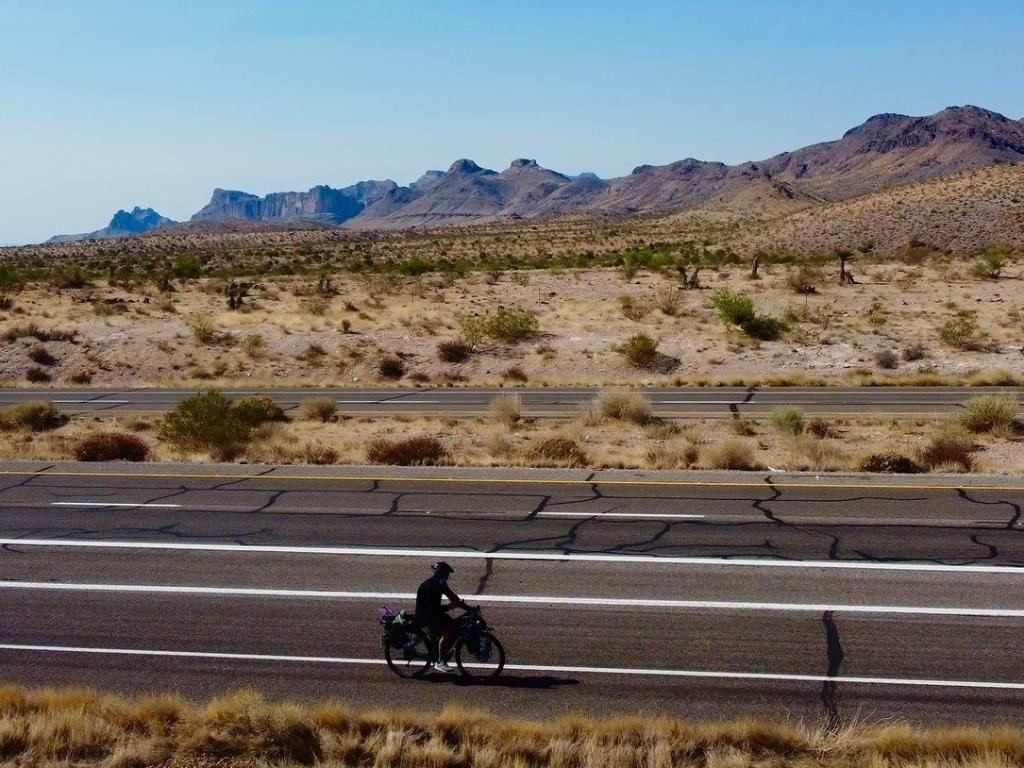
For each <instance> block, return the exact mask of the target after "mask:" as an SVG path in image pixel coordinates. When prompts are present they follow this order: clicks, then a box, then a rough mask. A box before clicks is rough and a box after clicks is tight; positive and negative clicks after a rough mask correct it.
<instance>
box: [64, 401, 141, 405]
mask: <svg viewBox="0 0 1024 768" xmlns="http://www.w3.org/2000/svg"><path fill="white" fill-rule="evenodd" d="M50 402H51V403H77V404H79V405H81V404H85V403H88V404H90V405H127V404H129V403H131V402H132V401H131V400H51V401H50Z"/></svg>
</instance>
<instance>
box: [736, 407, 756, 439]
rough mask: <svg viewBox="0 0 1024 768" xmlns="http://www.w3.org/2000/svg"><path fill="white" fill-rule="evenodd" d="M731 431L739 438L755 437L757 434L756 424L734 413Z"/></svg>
mask: <svg viewBox="0 0 1024 768" xmlns="http://www.w3.org/2000/svg"><path fill="white" fill-rule="evenodd" d="M729 430H730V431H731V432H732V433H733V434H734V435H736V436H738V437H753V436H754V435H756V434H757V428H756V427H755V426H754V422H752V421H750V420H749V419H747V418H744V417H743V416H740V415H739V414H738V413H734V414H733V415H732V418H731V419H729Z"/></svg>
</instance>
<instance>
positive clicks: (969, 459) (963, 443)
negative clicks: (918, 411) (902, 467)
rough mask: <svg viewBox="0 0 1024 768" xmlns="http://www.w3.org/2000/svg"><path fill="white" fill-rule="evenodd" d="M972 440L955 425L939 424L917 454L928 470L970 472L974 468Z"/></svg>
mask: <svg viewBox="0 0 1024 768" xmlns="http://www.w3.org/2000/svg"><path fill="white" fill-rule="evenodd" d="M973 453H974V438H973V437H972V436H971V434H970V433H969V432H967V431H966V430H965V429H963V428H962V427H959V426H957V425H956V424H941V425H940V426H939V427H938V429H936V430H935V432H934V433H933V434H932V436H931V437H930V438H929V439H928V442H927V443H926V444H925V446H924V447H923V448H922V449H921V451H920V453H919V457H918V458H919V460H920V463H921V464H922V465H923V466H925V467H927V468H928V469H931V470H934V469H936V468H939V467H941V468H946V467H956V468H958V469H960V470H962V471H964V472H970V471H971V468H972V467H973V466H974V456H973Z"/></svg>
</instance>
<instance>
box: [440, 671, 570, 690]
mask: <svg viewBox="0 0 1024 768" xmlns="http://www.w3.org/2000/svg"><path fill="white" fill-rule="evenodd" d="M422 679H424V680H429V681H430V682H432V683H450V684H452V685H457V686H460V687H472V688H526V689H533V690H539V691H543V690H549V689H551V688H561V687H563V686H566V685H579V684H580V681H579V680H576V679H575V678H571V677H552V676H551V675H502V676H501V677H498V678H496V679H494V680H473V679H471V678H468V677H463V676H462V675H445V674H441V673H437V672H432V673H429V674H427V675H424V676H423V678H422Z"/></svg>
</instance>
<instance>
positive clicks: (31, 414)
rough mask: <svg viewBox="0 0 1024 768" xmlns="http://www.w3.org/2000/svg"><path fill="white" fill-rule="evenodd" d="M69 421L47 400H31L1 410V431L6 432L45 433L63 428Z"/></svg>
mask: <svg viewBox="0 0 1024 768" xmlns="http://www.w3.org/2000/svg"><path fill="white" fill-rule="evenodd" d="M67 421H68V417H67V416H65V415H64V414H62V413H60V412H59V411H58V410H57V409H56V408H54V406H53V403H51V402H48V401H46V400H29V401H28V402H24V403H18V404H17V405H8V406H7V407H5V408H0V429H3V430H6V431H12V430H16V429H24V430H28V431H29V432H45V431H47V430H50V429H57V428H58V427H62V426H64V424H66V423H67Z"/></svg>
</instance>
